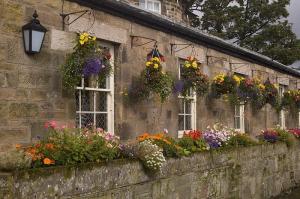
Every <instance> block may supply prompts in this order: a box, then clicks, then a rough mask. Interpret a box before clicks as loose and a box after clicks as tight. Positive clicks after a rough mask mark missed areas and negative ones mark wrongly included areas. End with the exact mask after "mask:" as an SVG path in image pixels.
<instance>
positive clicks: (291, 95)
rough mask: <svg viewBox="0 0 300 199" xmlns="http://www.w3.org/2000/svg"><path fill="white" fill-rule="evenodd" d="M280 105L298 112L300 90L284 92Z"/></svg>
mask: <svg viewBox="0 0 300 199" xmlns="http://www.w3.org/2000/svg"><path fill="white" fill-rule="evenodd" d="M280 107H281V108H286V109H290V110H291V111H293V112H295V111H296V112H298V109H299V108H300V91H298V90H289V91H287V92H284V93H283V97H282V99H281V104H280Z"/></svg>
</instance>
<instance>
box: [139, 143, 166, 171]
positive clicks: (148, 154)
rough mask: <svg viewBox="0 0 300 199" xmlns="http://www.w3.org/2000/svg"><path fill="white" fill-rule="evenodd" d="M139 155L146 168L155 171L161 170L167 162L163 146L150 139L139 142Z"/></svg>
mask: <svg viewBox="0 0 300 199" xmlns="http://www.w3.org/2000/svg"><path fill="white" fill-rule="evenodd" d="M138 157H139V159H140V160H141V161H142V163H143V165H144V166H145V168H146V169H148V170H150V171H153V172H157V171H159V170H160V169H161V167H162V166H163V164H164V163H165V162H166V159H165V157H164V154H163V150H162V148H160V147H159V146H157V145H156V144H154V143H153V142H152V141H151V140H149V139H146V140H144V141H142V142H139V143H138Z"/></svg>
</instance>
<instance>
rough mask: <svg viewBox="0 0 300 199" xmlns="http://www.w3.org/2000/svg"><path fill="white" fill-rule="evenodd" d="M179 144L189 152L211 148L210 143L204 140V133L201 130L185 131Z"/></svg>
mask: <svg viewBox="0 0 300 199" xmlns="http://www.w3.org/2000/svg"><path fill="white" fill-rule="evenodd" d="M178 144H179V145H180V146H181V147H182V148H184V149H185V150H187V151H188V152H189V153H194V152H200V151H207V150H209V149H210V146H209V144H208V143H207V142H206V141H205V140H204V137H203V134H202V132H200V131H199V130H192V131H189V132H184V134H183V137H182V138H181V139H180V140H179V141H178Z"/></svg>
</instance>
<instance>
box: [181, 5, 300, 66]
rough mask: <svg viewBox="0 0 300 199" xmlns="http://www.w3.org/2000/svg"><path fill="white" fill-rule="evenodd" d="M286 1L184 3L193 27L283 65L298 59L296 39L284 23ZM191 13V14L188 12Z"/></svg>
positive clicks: (298, 43) (299, 46) (288, 25)
mask: <svg viewBox="0 0 300 199" xmlns="http://www.w3.org/2000/svg"><path fill="white" fill-rule="evenodd" d="M289 3H290V0H278V1H261V0H251V1H250V0H224V1H219V0H197V1H196V0H193V1H188V2H186V3H184V4H187V6H189V8H190V12H195V10H196V11H200V12H201V13H203V15H202V16H201V18H198V16H194V18H193V19H192V22H193V24H192V25H194V26H197V27H200V29H202V30H204V31H207V32H209V33H211V34H213V35H216V36H218V37H221V38H223V39H225V40H233V41H234V42H235V43H237V44H239V45H241V46H243V47H246V48H248V49H250V50H253V51H256V52H258V53H261V54H264V55H266V56H269V57H270V58H272V59H274V60H277V61H279V62H281V63H283V64H287V65H288V64H292V63H293V62H295V61H296V60H299V59H300V53H299V52H300V40H297V38H296V35H295V34H294V33H293V32H292V26H291V25H290V24H289V23H288V22H287V20H286V17H287V16H288V11H287V9H286V7H287V5H288V4H289ZM191 16H193V15H191Z"/></svg>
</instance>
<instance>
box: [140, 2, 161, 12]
mask: <svg viewBox="0 0 300 199" xmlns="http://www.w3.org/2000/svg"><path fill="white" fill-rule="evenodd" d="M141 1H144V2H145V7H142V6H141ZM150 2H151V3H153V9H148V3H150ZM154 3H158V4H159V10H157V11H156V10H154ZM139 6H140V8H142V9H144V10H149V11H151V12H154V13H159V14H161V2H160V1H159V0H139Z"/></svg>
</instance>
